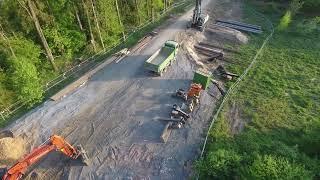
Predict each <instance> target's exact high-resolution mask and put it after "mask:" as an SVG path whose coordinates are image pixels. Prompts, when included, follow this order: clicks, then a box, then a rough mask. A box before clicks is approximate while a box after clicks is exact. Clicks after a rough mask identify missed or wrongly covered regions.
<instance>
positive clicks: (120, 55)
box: [114, 48, 130, 63]
mask: <svg viewBox="0 0 320 180" xmlns="http://www.w3.org/2000/svg"><path fill="white" fill-rule="evenodd" d="M129 53H130V51H129V50H128V48H124V49H122V50H121V51H119V52H117V53H116V54H114V55H115V56H116V57H117V58H116V63H119V62H120V61H121V60H122V59H124V58H125V57H126V56H127V55H128V54H129Z"/></svg>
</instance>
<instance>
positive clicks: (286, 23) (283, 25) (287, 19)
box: [278, 11, 292, 30]
mask: <svg viewBox="0 0 320 180" xmlns="http://www.w3.org/2000/svg"><path fill="white" fill-rule="evenodd" d="M291 18H292V17H291V11H287V12H286V13H285V15H284V16H283V17H282V18H281V19H280V23H279V26H278V30H285V29H287V28H288V26H289V24H290V23H291Z"/></svg>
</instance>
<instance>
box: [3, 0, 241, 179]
mask: <svg viewBox="0 0 320 180" xmlns="http://www.w3.org/2000/svg"><path fill="white" fill-rule="evenodd" d="M226 1H228V0H226ZM228 2H231V1H228ZM220 5H221V4H219V3H217V2H216V1H214V0H211V1H210V0H204V1H203V7H205V8H204V9H205V11H207V12H209V10H210V12H211V14H212V12H213V11H215V10H219V6H220ZM236 9H237V10H238V8H236ZM229 10H230V11H232V9H229ZM220 13H221V15H222V14H225V13H228V11H227V10H226V11H224V12H220ZM232 13H233V12H231V13H229V14H231V15H233V14H232ZM191 15H192V10H191V11H189V12H188V13H186V14H185V15H183V16H182V17H179V18H175V19H174V22H173V23H172V24H170V25H168V26H167V27H166V28H161V29H160V30H159V34H158V35H157V36H156V37H155V38H154V39H153V40H152V41H151V42H150V43H149V44H148V45H147V46H146V47H145V48H144V49H142V50H141V51H140V52H136V53H135V54H131V55H130V56H129V57H127V58H125V59H123V60H122V61H121V62H119V63H118V64H116V63H112V64H110V65H108V66H107V67H106V68H104V69H102V70H101V71H99V72H98V73H96V74H95V75H94V76H93V77H92V79H91V80H90V81H89V82H88V83H87V84H85V85H84V86H82V87H80V88H79V89H77V90H76V91H75V92H73V93H72V94H70V95H68V96H67V97H65V98H64V99H62V100H61V101H47V102H45V103H44V104H43V105H42V106H41V107H38V108H37V109H34V110H33V111H32V112H30V113H28V114H27V115H25V116H24V117H22V118H21V119H20V120H18V121H16V122H15V123H14V124H12V125H11V126H10V127H9V128H10V129H11V130H13V132H14V133H15V135H17V136H20V137H22V138H24V139H25V140H26V141H27V143H28V145H27V146H28V149H30V150H31V149H32V148H34V147H36V146H38V145H40V144H41V143H42V142H44V141H45V140H46V139H47V138H48V137H49V136H50V135H51V134H59V135H61V136H64V137H65V138H66V139H67V140H68V141H69V142H71V143H72V144H81V145H82V146H83V147H84V148H85V149H86V151H87V153H88V156H89V157H90V161H91V164H90V165H89V166H77V165H75V164H73V163H72V161H70V160H69V159H68V158H66V157H63V156H62V155H61V154H59V153H52V154H50V155H49V156H47V157H46V158H44V159H43V160H42V161H41V162H40V163H38V164H37V165H35V166H34V168H32V169H31V170H30V172H37V174H38V177H39V179H187V178H188V177H190V176H191V175H192V168H191V163H192V161H194V160H195V159H196V158H197V157H198V155H199V153H200V147H201V144H202V142H203V140H204V136H205V133H206V131H207V127H208V123H209V122H210V120H211V115H212V111H213V109H214V108H215V104H216V101H217V100H218V99H219V98H220V93H219V91H218V90H217V88H216V87H214V86H213V85H211V87H210V88H209V90H208V91H206V92H204V93H203V94H202V96H201V100H200V102H201V104H200V106H198V107H196V109H195V110H194V112H193V114H192V118H191V119H190V121H189V122H188V123H187V125H186V126H185V128H182V129H179V130H174V131H173V132H172V133H171V136H170V138H169V141H168V142H167V143H166V144H163V143H161V142H160V134H161V132H162V130H163V127H164V124H163V123H162V122H160V121H158V120H156V119H157V118H158V117H168V116H169V112H170V109H171V106H172V105H173V104H175V103H178V104H181V103H182V101H180V100H177V99H175V98H172V97H171V94H172V93H173V92H174V91H175V90H176V89H178V88H184V89H187V88H188V86H189V85H190V83H191V79H192V77H193V71H194V70H196V69H197V68H198V67H201V66H200V65H199V64H198V63H197V58H199V57H197V54H196V53H194V54H193V55H190V50H186V48H187V49H188V48H189V49H191V51H193V50H192V46H193V44H194V43H191V44H189V45H186V46H184V47H182V48H181V50H180V51H179V53H178V56H177V61H175V63H174V64H173V65H172V66H171V67H169V69H168V71H167V72H166V73H164V75H163V77H153V76H150V75H149V74H148V73H147V72H145V71H144V70H143V63H144V61H145V60H146V59H147V58H148V57H150V56H151V55H152V54H153V53H154V52H155V51H156V50H157V49H159V48H160V47H161V46H162V45H163V44H164V42H165V41H166V40H169V39H175V40H177V41H178V42H180V43H183V44H187V42H188V41H189V39H186V38H181V37H188V36H183V35H182V34H183V33H187V34H189V35H190V36H192V34H193V35H194V36H195V37H196V40H195V41H194V42H196V41H199V40H200V41H201V36H203V35H201V33H199V32H197V31H195V30H186V29H185V27H186V24H187V22H188V21H189V20H190V18H191ZM215 17H218V14H217V13H216V12H215V13H214V17H213V18H212V19H211V20H210V21H213V19H215ZM181 33H182V34H181ZM190 36H189V37H190ZM197 38H199V39H197ZM204 38H206V37H204ZM199 59H200V60H201V57H200V58H199ZM207 68H209V69H211V68H213V67H212V66H210V67H207ZM211 70H212V69H211ZM209 94H211V95H209ZM212 95H213V96H214V97H212ZM30 174H31V173H30ZM29 176H30V175H29Z"/></svg>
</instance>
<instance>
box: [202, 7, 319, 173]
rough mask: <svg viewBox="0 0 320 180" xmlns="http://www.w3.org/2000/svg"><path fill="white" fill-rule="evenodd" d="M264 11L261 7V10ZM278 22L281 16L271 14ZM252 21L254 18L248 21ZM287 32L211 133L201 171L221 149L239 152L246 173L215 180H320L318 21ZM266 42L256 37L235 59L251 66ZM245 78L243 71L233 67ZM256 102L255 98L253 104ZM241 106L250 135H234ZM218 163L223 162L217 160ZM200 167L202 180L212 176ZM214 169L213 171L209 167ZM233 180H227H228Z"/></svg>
mask: <svg viewBox="0 0 320 180" xmlns="http://www.w3.org/2000/svg"><path fill="white" fill-rule="evenodd" d="M256 8H257V10H260V7H256ZM270 13H271V14H268V15H270V16H271V17H272V18H273V22H277V21H278V19H276V17H280V16H279V14H274V13H273V12H270ZM247 18H248V20H249V22H250V21H254V20H252V18H253V17H252V16H249V15H248V17H247ZM294 18H295V19H291V24H290V26H288V27H287V28H286V29H285V30H283V31H277V30H276V32H275V34H274V37H273V38H272V40H271V41H270V43H269V44H268V45H267V46H266V48H265V49H264V51H263V55H262V56H260V57H259V58H258V62H257V64H256V65H255V68H254V69H252V70H251V71H250V72H249V75H248V76H247V78H246V79H245V80H244V81H243V82H242V83H241V84H240V86H239V87H238V91H237V93H236V94H233V95H232V100H230V101H229V102H228V103H227V104H226V106H225V107H224V108H223V110H222V113H221V114H220V116H219V117H218V119H217V120H216V122H215V124H214V127H213V129H212V130H211V132H210V138H209V144H208V146H207V149H206V150H207V152H206V153H205V156H204V158H203V160H201V161H200V162H201V165H203V166H206V165H207V164H208V163H209V162H210V159H211V155H212V154H215V153H217V152H218V151H219V150H220V149H222V150H224V151H225V150H226V151H233V152H236V153H237V155H238V156H240V157H241V159H240V162H239V163H240V164H241V167H239V168H236V169H232V168H231V169H230V171H227V172H221V171H216V172H217V174H216V179H319V177H320V176H319V172H320V160H319V155H320V154H319V152H320V138H319V136H318V135H317V133H319V130H320V119H319V117H320V114H319V113H320V99H319V94H320V82H319V81H318V80H317V79H318V78H317V77H320V74H319V73H320V69H319V67H320V61H319V60H318V58H319V57H320V53H319V49H320V36H319V32H318V27H317V28H313V30H312V31H308V33H307V35H308V36H306V33H305V28H306V26H302V25H300V23H302V22H303V23H304V24H307V23H308V22H310V21H312V22H316V21H317V20H315V18H314V17H311V18H307V17H305V16H298V15H296V16H295V17H294ZM263 37H264V36H262V37H258V38H256V37H254V36H252V37H251V40H252V41H251V42H250V44H249V45H245V46H243V47H242V48H241V50H240V51H241V54H240V55H235V56H236V57H235V59H239V60H241V61H242V62H246V63H248V62H249V60H250V59H251V58H252V55H253V54H254V53H255V52H256V50H257V47H258V46H257V44H260V45H261V40H262V39H263ZM227 68H228V69H230V71H231V72H234V73H237V74H241V73H242V72H243V70H244V68H245V67H244V66H241V65H234V64H232V65H230V66H229V67H227ZM253 97H254V98H253ZM233 104H237V108H238V109H239V111H240V114H241V117H240V119H241V121H242V122H243V123H245V124H246V126H245V129H244V130H243V131H242V132H241V133H239V134H234V133H233V132H232V131H231V128H232V127H233V126H232V125H233V124H232V120H231V118H230V116H232V113H231V108H232V105H233ZM218 157H219V156H218ZM197 167H198V170H199V172H200V175H201V177H203V179H211V178H212V172H211V171H210V169H206V168H204V167H202V166H200V167H201V168H199V166H197ZM208 167H209V165H208ZM226 174H228V176H226Z"/></svg>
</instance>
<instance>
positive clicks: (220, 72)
mask: <svg viewBox="0 0 320 180" xmlns="http://www.w3.org/2000/svg"><path fill="white" fill-rule="evenodd" d="M215 73H216V74H217V75H220V76H222V77H223V78H225V79H228V80H232V79H233V78H234V77H239V75H237V74H234V73H231V72H228V71H227V70H226V69H225V68H224V67H223V66H221V65H220V66H218V67H217V69H216V70H215Z"/></svg>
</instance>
